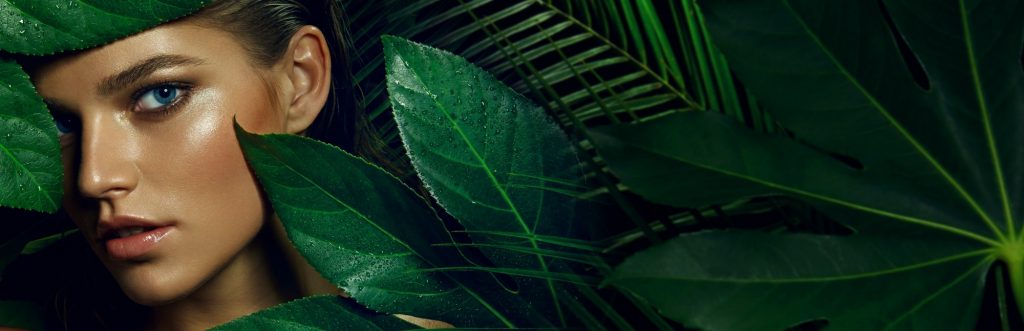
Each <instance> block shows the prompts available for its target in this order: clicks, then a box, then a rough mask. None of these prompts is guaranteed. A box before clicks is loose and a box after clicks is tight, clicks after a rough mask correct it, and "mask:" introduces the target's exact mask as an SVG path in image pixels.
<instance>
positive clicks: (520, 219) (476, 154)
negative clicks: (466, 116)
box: [403, 61, 565, 321]
mask: <svg viewBox="0 0 1024 331" xmlns="http://www.w3.org/2000/svg"><path fill="white" fill-rule="evenodd" d="M403 65H405V66H406V67H407V68H409V71H411V72H413V73H415V74H414V75H413V77H415V78H416V80H417V82H418V83H419V85H420V86H423V88H424V90H425V91H427V90H429V89H430V86H431V85H428V84H426V83H425V82H423V79H422V78H421V76H422V74H420V73H419V72H418V70H417V68H414V67H413V66H409V65H408V64H405V63H404V61H403ZM410 90H411V89H410ZM428 93H429V92H428ZM429 95H430V100H431V101H433V102H434V105H435V106H437V108H438V109H440V110H441V112H442V113H444V118H445V119H446V120H448V123H449V124H451V126H452V129H454V130H455V133H457V134H458V135H459V139H461V140H462V142H463V143H465V145H466V148H468V149H469V152H470V154H472V155H473V158H475V159H476V161H477V162H479V163H480V169H481V170H483V172H484V173H486V174H487V178H488V180H489V181H490V182H491V186H493V187H494V189H495V190H497V191H498V194H500V195H501V199H502V200H503V201H505V203H506V204H507V205H508V206H509V209H510V210H509V212H511V213H512V215H513V216H515V219H516V222H518V223H519V226H520V227H522V229H523V232H525V233H526V234H529V235H532V234H533V229H531V228H530V227H529V226H528V225H527V224H526V220H525V219H523V216H522V214H521V213H520V212H519V208H518V207H517V206H516V204H515V203H513V202H512V198H511V197H509V195H508V192H505V189H504V188H502V185H501V183H500V182H499V181H498V178H496V177H494V172H493V171H492V170H491V167H490V165H488V164H487V161H486V160H484V158H483V156H481V155H480V152H478V151H477V150H476V146H474V145H473V143H472V142H471V141H470V140H469V137H468V136H466V132H465V131H463V130H462V126H460V125H459V123H458V122H456V121H455V119H454V118H452V113H451V111H449V110H448V108H447V107H445V106H444V105H442V104H441V103H440V102H438V101H437V95H436V94H434V93H429ZM529 240H530V246H533V248H534V249H540V246H539V245H537V241H536V240H533V239H529ZM535 256H536V257H537V262H539V263H540V268H541V270H543V271H544V272H550V271H549V270H548V264H547V262H545V261H544V257H542V256H540V255H535ZM546 283H547V288H548V291H549V292H550V293H551V299H552V300H553V301H554V304H555V307H558V294H557V293H556V291H555V284H554V283H553V282H552V281H551V280H550V279H548V280H546ZM557 310H558V313H559V319H561V320H563V321H564V320H565V318H564V317H563V316H562V315H561V312H562V310H561V309H557Z"/></svg>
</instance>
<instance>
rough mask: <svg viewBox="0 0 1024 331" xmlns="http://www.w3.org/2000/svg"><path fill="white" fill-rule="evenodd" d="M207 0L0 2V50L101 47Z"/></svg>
mask: <svg viewBox="0 0 1024 331" xmlns="http://www.w3.org/2000/svg"><path fill="white" fill-rule="evenodd" d="M209 2H210V1H209V0H132V1H89V2H86V1H82V0H71V1H69V0H0V49H2V50H4V51H7V52H11V53H21V54H29V55H43V54H54V53H57V52H62V51H67V50H77V49H84V48H89V47H93V46H97V45H101V44H104V43H107V42H110V41H112V40H115V39H117V38H120V37H124V36H127V35H130V34H132V33H135V32H139V31H142V30H143V29H146V28H149V27H152V26H155V25H157V24H160V23H163V22H167V21H170V20H172V19H175V18H179V17H182V16H185V15H187V14H189V13H192V12H194V11H196V10H198V9H199V8H201V7H202V6H203V5H204V4H206V3H209Z"/></svg>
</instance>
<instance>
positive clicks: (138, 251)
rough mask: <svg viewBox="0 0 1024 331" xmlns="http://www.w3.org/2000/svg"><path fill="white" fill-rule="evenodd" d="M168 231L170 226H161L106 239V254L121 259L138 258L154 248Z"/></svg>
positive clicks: (165, 236)
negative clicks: (122, 236)
mask: <svg viewBox="0 0 1024 331" xmlns="http://www.w3.org/2000/svg"><path fill="white" fill-rule="evenodd" d="M170 231H171V227H170V226H162V227H159V228H154V229H152V230H149V231H146V232H140V233H136V234H133V235H130V236H127V237H124V238H114V239H110V240H107V242H106V246H107V255H109V256H110V258H112V259H114V260H121V261H127V260H133V259H138V258H140V257H143V256H144V255H146V254H147V253H149V252H151V251H153V250H154V249H156V245H157V244H158V243H160V241H161V240H163V239H164V238H167V234H168V233H169V232H170Z"/></svg>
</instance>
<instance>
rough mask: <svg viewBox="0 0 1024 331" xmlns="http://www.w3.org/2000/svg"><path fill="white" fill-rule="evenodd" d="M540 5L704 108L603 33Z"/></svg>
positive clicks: (693, 105) (700, 107)
mask: <svg viewBox="0 0 1024 331" xmlns="http://www.w3.org/2000/svg"><path fill="white" fill-rule="evenodd" d="M538 2H540V1H538ZM542 5H544V7H547V8H548V10H550V11H552V12H555V13H557V14H558V15H560V16H562V17H564V18H565V19H566V20H569V21H570V22H572V23H573V24H574V25H576V26H579V27H580V28H582V29H583V30H586V31H587V33H589V34H591V35H593V36H594V38H597V39H599V40H601V42H603V43H605V44H606V45H609V46H611V47H612V49H614V50H615V51H616V52H619V54H621V55H622V56H624V57H626V58H627V59H629V61H630V62H632V63H633V64H635V65H636V66H638V67H640V69H643V71H645V72H647V74H649V75H651V77H653V78H654V79H656V80H658V82H660V83H662V84H664V85H665V88H667V89H669V91H672V93H673V94H675V95H676V96H678V97H679V99H682V100H683V101H684V102H686V103H687V104H689V105H690V107H692V108H694V109H704V107H703V105H700V104H697V103H696V102H694V101H693V100H690V96H688V95H686V93H683V92H680V91H679V90H677V89H676V88H675V86H674V85H672V83H669V81H668V80H667V79H665V78H664V77H661V76H660V75H658V74H657V73H655V72H654V70H651V68H650V67H649V66H647V65H646V64H644V63H643V62H641V61H640V60H637V59H636V58H635V57H633V55H632V54H630V53H629V52H627V51H626V50H624V49H622V48H621V47H619V45H617V44H615V43H614V42H612V41H611V40H608V38H605V36H604V35H601V34H600V33H597V31H594V29H592V28H591V27H590V26H587V25H586V24H583V22H580V21H579V20H577V19H576V18H575V17H573V16H572V15H569V14H568V13H566V12H563V11H562V10H561V9H559V8H558V7H555V6H554V5H552V4H551V3H550V2H543V3H542Z"/></svg>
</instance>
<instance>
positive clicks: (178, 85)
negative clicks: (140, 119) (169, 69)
mask: <svg viewBox="0 0 1024 331" xmlns="http://www.w3.org/2000/svg"><path fill="white" fill-rule="evenodd" d="M162 87H170V88H174V89H177V90H179V91H180V92H181V94H179V95H177V96H175V98H174V101H171V103H170V104H168V105H165V106H162V107H160V108H158V109H156V110H138V108H139V107H138V105H139V102H140V101H141V100H142V97H143V96H145V95H146V94H148V93H150V92H154V91H155V90H156V89H158V88H162ZM191 94H192V85H191V84H188V83H183V82H160V83H156V84H150V85H146V86H143V87H141V88H139V89H138V90H136V91H135V93H132V96H131V105H129V107H128V108H129V110H130V111H131V112H132V113H135V114H139V115H143V116H157V117H162V116H167V115H170V114H172V113H174V112H175V111H177V110H178V109H179V108H180V106H182V105H183V104H185V102H186V101H188V98H189V96H191Z"/></svg>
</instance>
